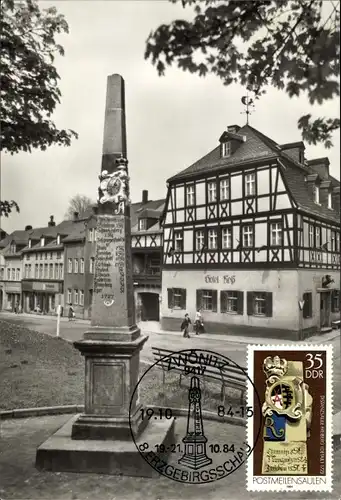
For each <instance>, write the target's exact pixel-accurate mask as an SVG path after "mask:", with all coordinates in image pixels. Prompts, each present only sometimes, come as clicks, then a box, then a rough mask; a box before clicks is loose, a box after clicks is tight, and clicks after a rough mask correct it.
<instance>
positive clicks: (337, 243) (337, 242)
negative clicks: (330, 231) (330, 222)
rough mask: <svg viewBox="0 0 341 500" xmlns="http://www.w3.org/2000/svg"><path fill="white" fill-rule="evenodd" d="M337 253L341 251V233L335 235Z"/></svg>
mask: <svg viewBox="0 0 341 500" xmlns="http://www.w3.org/2000/svg"><path fill="white" fill-rule="evenodd" d="M335 251H336V252H339V251H340V233H335Z"/></svg>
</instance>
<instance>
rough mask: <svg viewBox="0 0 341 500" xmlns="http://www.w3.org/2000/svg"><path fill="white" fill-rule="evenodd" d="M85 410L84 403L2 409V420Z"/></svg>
mask: <svg viewBox="0 0 341 500" xmlns="http://www.w3.org/2000/svg"><path fill="white" fill-rule="evenodd" d="M82 411H84V406H83V405H65V406H41V407H38V408H18V409H14V410H5V411H0V420H7V419H10V418H27V417H42V416H44V415H63V414H67V413H79V412H82Z"/></svg>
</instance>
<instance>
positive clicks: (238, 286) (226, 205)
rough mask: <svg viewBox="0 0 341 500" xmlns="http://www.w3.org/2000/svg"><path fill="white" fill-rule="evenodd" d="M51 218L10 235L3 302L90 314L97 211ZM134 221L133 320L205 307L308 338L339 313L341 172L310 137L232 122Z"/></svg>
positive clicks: (207, 312) (137, 207)
mask: <svg viewBox="0 0 341 500" xmlns="http://www.w3.org/2000/svg"><path fill="white" fill-rule="evenodd" d="M50 226H51V225H49V227H48V228H42V229H37V230H33V231H32V234H31V235H29V232H28V233H26V232H25V235H26V236H25V238H26V239H25V238H24V237H23V235H22V234H21V233H22V232H20V231H19V232H15V233H18V234H16V235H15V238H14V236H13V235H14V234H15V233H13V235H11V236H10V237H8V238H7V240H5V241H7V247H6V252H5V253H4V257H5V261H6V266H7V269H6V270H4V273H5V274H3V278H4V280H3V281H2V285H1V282H0V290H1V286H2V289H3V301H2V304H3V308H12V307H13V304H14V303H15V301H16V300H19V301H20V303H21V304H22V307H23V309H24V310H25V311H32V310H34V309H35V308H36V307H37V306H38V307H39V309H41V310H43V311H44V312H46V313H53V312H54V311H55V310H56V305H58V304H61V305H63V306H68V305H69V304H72V305H73V306H74V308H75V311H76V315H77V316H78V317H83V318H90V317H91V304H92V294H93V278H94V267H95V252H96V215H95V213H94V212H93V211H91V212H89V213H88V214H87V216H85V217H83V218H82V219H79V218H78V219H77V220H74V221H71V222H70V221H68V222H63V223H62V224H61V225H59V226H56V227H53V228H51V227H50ZM131 227H132V231H131V246H132V256H133V279H134V290H135V307H136V313H137V319H138V320H142V321H143V320H156V321H158V320H160V321H161V325H162V327H163V328H164V329H166V330H168V329H172V330H178V329H179V326H180V324H181V320H182V318H183V316H184V314H185V313H189V314H190V316H191V317H192V318H193V316H194V314H195V312H196V310H198V309H200V310H201V312H202V314H203V317H204V322H205V325H206V330H207V331H213V332H218V331H221V332H228V333H231V334H238V333H242V334H247V333H249V334H250V335H256V336H262V337H263V336H266V335H268V336H269V337H275V336H279V337H282V338H295V339H301V338H305V337H307V336H308V335H310V334H311V333H313V332H316V331H321V332H324V331H326V330H328V329H329V328H330V327H331V323H332V321H335V320H338V319H339V318H340V182H339V181H338V180H337V179H335V178H334V177H333V176H331V175H330V174H329V160H328V158H319V159H315V160H310V161H308V160H307V159H306V158H305V147H304V144H303V142H296V143H290V144H282V145H279V144H277V143H276V142H274V141H273V140H271V139H270V138H268V137H266V136H265V135H264V134H262V133H261V132H259V131H258V130H256V129H254V128H253V127H251V126H249V125H246V126H244V127H242V128H240V127H239V126H237V125H233V126H230V127H228V128H227V130H226V131H224V132H223V133H222V135H221V136H220V138H219V141H218V145H216V146H215V147H214V149H213V150H212V151H211V152H209V153H208V154H207V155H205V156H204V157H203V158H201V159H199V160H198V161H197V162H195V163H194V164H193V165H191V166H189V167H188V168H187V169H185V170H183V171H181V172H179V173H178V174H176V175H174V176H173V177H172V178H170V179H169V180H168V182H167V196H166V199H165V200H164V199H160V200H156V201H149V200H148V192H147V191H143V193H142V200H141V202H139V203H134V204H133V205H132V210H131ZM11 238H12V239H11ZM14 243H15V244H16V246H15V247H14ZM11 245H13V248H12V249H11ZM0 247H1V243H0ZM20 273H21V274H20ZM19 278H20V279H19ZM0 293H1V291H0ZM0 298H1V297H0ZM65 313H66V312H65Z"/></svg>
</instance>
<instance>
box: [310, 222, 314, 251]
mask: <svg viewBox="0 0 341 500" xmlns="http://www.w3.org/2000/svg"><path fill="white" fill-rule="evenodd" d="M314 236H315V235H314V226H312V225H311V224H309V248H314V246H315V237H314Z"/></svg>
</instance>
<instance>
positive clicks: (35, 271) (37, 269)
mask: <svg viewBox="0 0 341 500" xmlns="http://www.w3.org/2000/svg"><path fill="white" fill-rule="evenodd" d="M38 273H39V265H38V264H36V265H35V266H34V277H35V278H38V277H39V274H38Z"/></svg>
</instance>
